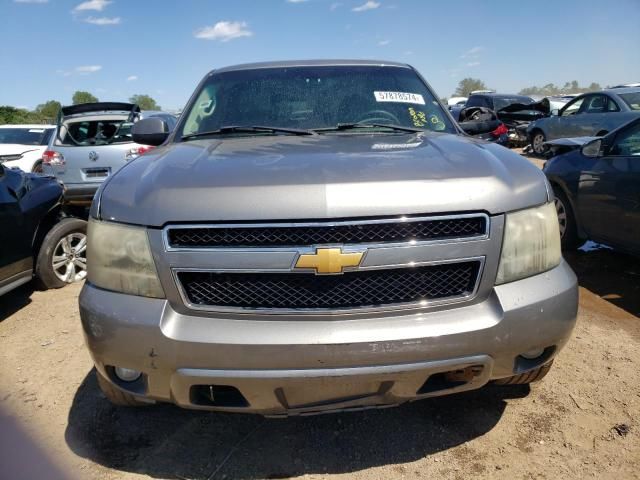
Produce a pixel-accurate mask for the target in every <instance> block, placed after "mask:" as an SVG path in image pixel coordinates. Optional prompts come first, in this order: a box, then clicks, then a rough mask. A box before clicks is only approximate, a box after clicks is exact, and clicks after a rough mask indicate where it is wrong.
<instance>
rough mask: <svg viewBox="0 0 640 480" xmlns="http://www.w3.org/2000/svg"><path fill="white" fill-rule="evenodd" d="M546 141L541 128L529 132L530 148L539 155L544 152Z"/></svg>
mask: <svg viewBox="0 0 640 480" xmlns="http://www.w3.org/2000/svg"><path fill="white" fill-rule="evenodd" d="M546 141H547V137H546V136H545V135H544V133H543V132H542V130H534V131H533V133H532V134H531V150H533V153H535V154H536V155H538V156H539V157H541V156H543V154H544V152H545V150H546V149H545V147H544V145H543V144H544V142H546Z"/></svg>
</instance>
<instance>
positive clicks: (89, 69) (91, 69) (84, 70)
mask: <svg viewBox="0 0 640 480" xmlns="http://www.w3.org/2000/svg"><path fill="white" fill-rule="evenodd" d="M74 70H75V71H76V73H79V74H80V75H89V74H90V73H96V72H99V71H100V70H102V65H82V66H80V67H76V68H75V69H74Z"/></svg>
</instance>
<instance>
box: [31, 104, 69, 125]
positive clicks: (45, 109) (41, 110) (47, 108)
mask: <svg viewBox="0 0 640 480" xmlns="http://www.w3.org/2000/svg"><path fill="white" fill-rule="evenodd" d="M61 108H62V104H61V103H60V102H58V101H57V100H49V101H48V102H45V103H41V104H40V105H38V106H37V107H36V109H35V111H34V113H35V114H36V115H38V116H39V117H40V119H41V120H42V121H46V122H50V123H53V122H54V121H55V120H56V119H57V118H58V112H59V111H60V109H61Z"/></svg>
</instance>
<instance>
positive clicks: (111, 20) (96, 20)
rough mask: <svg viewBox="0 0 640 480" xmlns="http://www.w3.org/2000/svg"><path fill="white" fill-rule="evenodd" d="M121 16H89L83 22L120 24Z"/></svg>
mask: <svg viewBox="0 0 640 480" xmlns="http://www.w3.org/2000/svg"><path fill="white" fill-rule="evenodd" d="M120 20H121V19H120V17H87V18H85V19H84V20H82V21H83V22H86V23H91V24H92V25H120Z"/></svg>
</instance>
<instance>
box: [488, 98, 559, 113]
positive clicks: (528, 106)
mask: <svg viewBox="0 0 640 480" xmlns="http://www.w3.org/2000/svg"><path fill="white" fill-rule="evenodd" d="M524 111H530V112H539V113H543V114H545V115H549V113H550V112H551V103H550V102H549V99H548V98H543V99H542V100H540V101H539V102H535V103H512V104H511V105H507V106H506V107H504V108H501V109H500V110H498V112H500V113H515V112H524Z"/></svg>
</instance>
